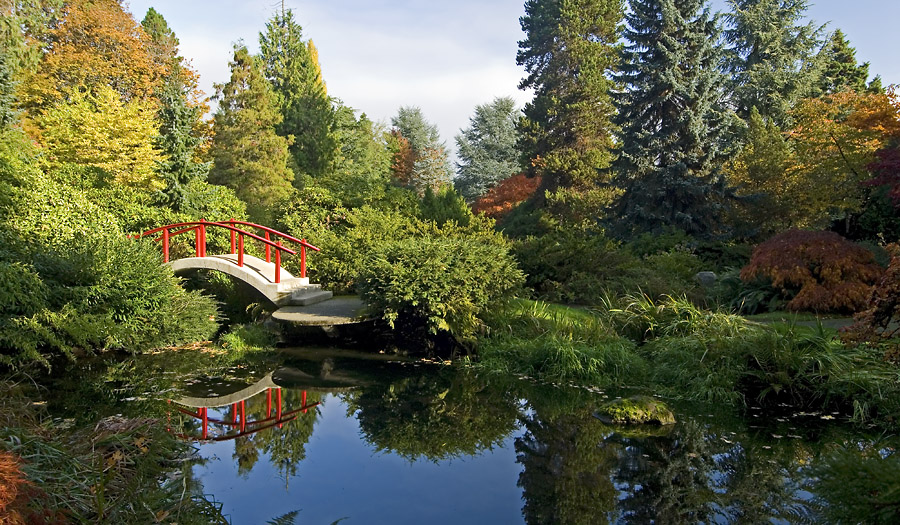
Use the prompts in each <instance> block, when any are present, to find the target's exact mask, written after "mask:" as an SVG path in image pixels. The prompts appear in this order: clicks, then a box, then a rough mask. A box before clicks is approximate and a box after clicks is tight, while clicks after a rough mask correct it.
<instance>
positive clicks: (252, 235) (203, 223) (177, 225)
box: [134, 221, 320, 255]
mask: <svg viewBox="0 0 900 525" xmlns="http://www.w3.org/2000/svg"><path fill="white" fill-rule="evenodd" d="M182 226H190V227H189V228H184V229H182V230H178V231H177V232H172V233H170V234H169V237H174V236H176V235H179V234H182V233H186V232H189V231H194V230H196V229H197V228H199V227H200V226H218V227H219V228H225V229H226V230H231V231H233V232H235V233H239V234H241V235H246V236H248V237H250V238H252V239H256V240H257V241H259V242H261V243H263V244H266V245H268V246H271V247H273V248H276V249H278V250H281V251H283V252H288V253H289V254H291V255H297V252H295V251H294V250H292V249H290V248H288V247H286V246H281V245H280V244H278V243H277V242H275V241H271V240H269V239H265V238H263V237H260V236H259V235H256V234H255V233H250V232H248V231H244V230H242V229H240V228H235V227H234V226H229V225H228V224H224V223H221V222H212V221H210V222H207V221H197V222H176V223H173V224H168V225H166V226H160V227H159V228H153V229H152V230H147V231H145V232H143V233H141V234H138V235H135V236H134V238H136V239H140V238H141V237H146V236H147V235H153V234H154V233H159V232H161V231H164V230H170V229H172V228H181V227H182ZM310 247H311V248H315V247H314V246H312V245H310ZM315 250H316V251H320V250H319V249H318V248H315Z"/></svg>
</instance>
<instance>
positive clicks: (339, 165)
mask: <svg viewBox="0 0 900 525" xmlns="http://www.w3.org/2000/svg"><path fill="white" fill-rule="evenodd" d="M334 118H335V127H334V130H335V137H336V139H337V141H338V143H339V144H340V146H341V149H340V152H339V153H338V155H337V158H336V159H335V166H334V171H333V172H332V173H329V174H328V175H327V176H324V177H320V178H318V179H316V180H315V182H316V184H318V185H320V186H322V187H323V188H326V189H327V190H329V191H330V192H331V193H333V194H334V195H335V196H336V197H337V198H338V199H340V201H341V202H342V203H343V204H344V205H345V206H350V207H355V206H362V205H363V204H371V203H372V202H374V201H377V200H379V199H380V198H381V197H382V196H384V190H385V187H386V186H387V184H388V182H389V180H390V166H391V151H390V149H389V147H388V143H387V138H386V137H387V135H386V132H385V131H384V129H383V128H382V127H381V126H380V125H378V124H376V123H374V122H372V121H371V120H369V118H368V117H366V115H365V113H363V114H361V115H360V116H359V118H358V119H357V118H356V116H355V115H354V111H353V109H352V108H349V107H347V106H344V105H340V104H338V105H337V106H336V108H335V115H334Z"/></svg>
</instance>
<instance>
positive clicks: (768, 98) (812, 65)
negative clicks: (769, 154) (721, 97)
mask: <svg viewBox="0 0 900 525" xmlns="http://www.w3.org/2000/svg"><path fill="white" fill-rule="evenodd" d="M728 5H729V6H730V7H731V12H729V13H727V14H726V18H727V19H728V21H729V22H730V24H731V27H730V28H729V29H728V30H727V31H725V38H726V40H727V42H728V43H729V44H730V45H731V49H732V56H731V64H730V68H729V69H730V70H731V74H732V85H731V90H732V92H733V99H734V104H735V106H736V108H735V109H736V111H737V113H738V115H739V116H740V117H741V118H745V119H746V118H748V117H749V116H750V110H751V109H752V108H754V107H756V108H757V109H758V110H759V113H760V114H761V115H762V116H763V117H764V118H766V119H771V120H772V121H774V122H775V124H776V125H777V126H781V127H783V126H785V125H789V124H790V117H789V115H788V111H789V110H790V109H791V107H792V106H793V105H794V103H795V102H797V101H798V100H799V99H801V98H804V97H809V96H813V95H815V94H816V92H817V90H818V88H819V84H820V78H821V69H822V60H821V58H820V57H819V56H817V55H816V50H817V48H818V46H819V44H820V41H819V36H820V34H821V29H820V28H816V26H815V24H814V23H813V22H808V23H806V24H805V25H800V23H801V22H802V20H803V18H804V17H805V15H806V9H807V6H808V2H807V0H728Z"/></svg>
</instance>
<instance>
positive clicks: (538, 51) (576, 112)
mask: <svg viewBox="0 0 900 525" xmlns="http://www.w3.org/2000/svg"><path fill="white" fill-rule="evenodd" d="M622 10H623V0H528V1H526V2H525V16H523V17H522V18H521V19H520V23H521V25H522V30H523V31H524V32H525V40H522V41H520V42H519V52H518V54H517V55H516V62H517V63H518V64H519V65H521V66H525V71H526V73H527V76H526V77H525V78H524V79H523V80H522V81H521V82H520V83H519V88H520V89H528V88H533V89H534V90H535V97H534V100H533V101H532V102H530V103H528V104H526V106H525V111H524V113H525V118H524V119H523V120H522V122H521V126H520V130H521V139H520V149H521V150H522V153H523V155H524V158H525V159H526V161H527V162H528V163H529V164H530V165H531V171H532V172H534V173H535V174H539V175H543V177H544V178H543V185H544V187H545V188H547V189H550V190H555V189H556V188H558V187H569V186H573V185H575V186H579V187H582V188H590V187H592V186H593V184H594V183H595V182H596V181H597V180H598V170H601V169H604V168H607V167H608V166H609V164H610V162H611V161H612V159H613V155H612V153H611V150H612V148H613V139H612V131H613V124H612V122H611V119H612V115H613V114H614V113H615V108H614V107H613V104H612V101H611V100H610V96H609V91H610V90H611V89H612V88H613V85H614V84H613V81H612V80H610V78H609V73H610V72H611V71H612V70H614V69H615V65H616V62H617V60H618V50H619V44H618V41H619V37H620V24H621V21H622ZM540 193H541V194H542V195H543V192H540Z"/></svg>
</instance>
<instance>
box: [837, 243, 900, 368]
mask: <svg viewBox="0 0 900 525" xmlns="http://www.w3.org/2000/svg"><path fill="white" fill-rule="evenodd" d="M887 249H888V252H890V254H891V262H890V264H889V265H888V268H887V270H886V271H885V272H884V275H882V276H881V279H879V280H878V283H876V284H875V286H874V287H873V288H872V294H871V296H869V301H868V303H867V304H866V309H865V310H863V311H861V312H859V313H858V314H856V315H855V316H854V317H853V319H854V321H855V322H854V323H853V324H852V325H850V326H848V327H847V329H846V330H845V331H844V334H842V336H841V339H843V340H844V341H845V342H848V343H862V342H870V343H881V342H887V341H890V340H891V339H894V344H893V345H891V347H889V348H888V349H887V350H888V355H887V357H888V358H890V359H891V360H893V361H900V339H897V338H898V337H900V246H898V245H896V244H891V245H888V247H887Z"/></svg>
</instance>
